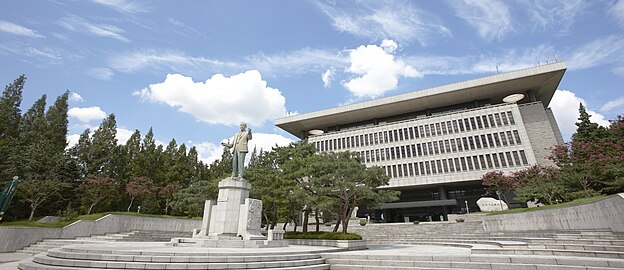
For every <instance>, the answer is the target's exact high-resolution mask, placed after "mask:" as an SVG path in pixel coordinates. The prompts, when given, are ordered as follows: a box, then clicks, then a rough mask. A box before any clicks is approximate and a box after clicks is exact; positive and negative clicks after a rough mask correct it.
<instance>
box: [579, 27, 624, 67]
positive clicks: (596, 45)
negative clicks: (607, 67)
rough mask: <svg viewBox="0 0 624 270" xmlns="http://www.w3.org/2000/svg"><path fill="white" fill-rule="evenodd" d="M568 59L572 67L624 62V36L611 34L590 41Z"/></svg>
mask: <svg viewBox="0 0 624 270" xmlns="http://www.w3.org/2000/svg"><path fill="white" fill-rule="evenodd" d="M568 59H569V60H568V61H567V62H568V64H569V67H570V69H585V68H591V67H594V66H598V65H602V64H605V63H613V62H619V63H620V66H622V65H623V63H624V38H622V37H621V36H616V35H611V36H607V37H604V38H600V39H596V40H594V41H592V42H589V43H587V44H585V45H583V46H581V47H579V48H578V49H576V50H575V51H574V53H572V55H571V56H570V57H569V58H568Z"/></svg>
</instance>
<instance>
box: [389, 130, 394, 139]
mask: <svg viewBox="0 0 624 270" xmlns="http://www.w3.org/2000/svg"><path fill="white" fill-rule="evenodd" d="M388 134H389V139H390V142H393V141H394V136H392V130H390V131H388Z"/></svg>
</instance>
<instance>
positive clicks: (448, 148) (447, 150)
mask: <svg viewBox="0 0 624 270" xmlns="http://www.w3.org/2000/svg"><path fill="white" fill-rule="evenodd" d="M444 148H446V152H447V153H450V152H451V144H450V143H449V140H444Z"/></svg>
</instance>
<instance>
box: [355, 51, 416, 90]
mask: <svg viewBox="0 0 624 270" xmlns="http://www.w3.org/2000/svg"><path fill="white" fill-rule="evenodd" d="M382 44H384V45H385V46H384V47H379V46H377V45H367V46H363V45H362V46H360V47H358V48H357V49H354V50H351V52H350V54H349V57H350V61H351V66H349V67H348V68H347V70H346V71H347V72H350V73H353V74H356V75H360V76H359V77H356V78H353V79H350V80H348V81H346V82H344V83H343V85H344V87H346V88H347V89H348V90H349V91H351V93H353V94H354V95H355V96H357V97H377V96H381V95H383V94H384V93H385V92H387V91H389V90H393V89H395V88H396V87H397V85H398V82H399V77H420V76H422V75H421V74H420V73H418V71H416V69H414V68H413V67H412V66H410V65H408V64H406V63H405V62H403V61H402V60H398V59H395V57H394V55H393V54H392V51H393V48H394V47H393V46H392V42H387V41H384V42H382ZM394 45H396V43H394Z"/></svg>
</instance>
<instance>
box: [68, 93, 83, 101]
mask: <svg viewBox="0 0 624 270" xmlns="http://www.w3.org/2000/svg"><path fill="white" fill-rule="evenodd" d="M69 101H73V102H83V101H84V99H83V98H82V96H80V94H78V93H76V92H71V93H69Z"/></svg>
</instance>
